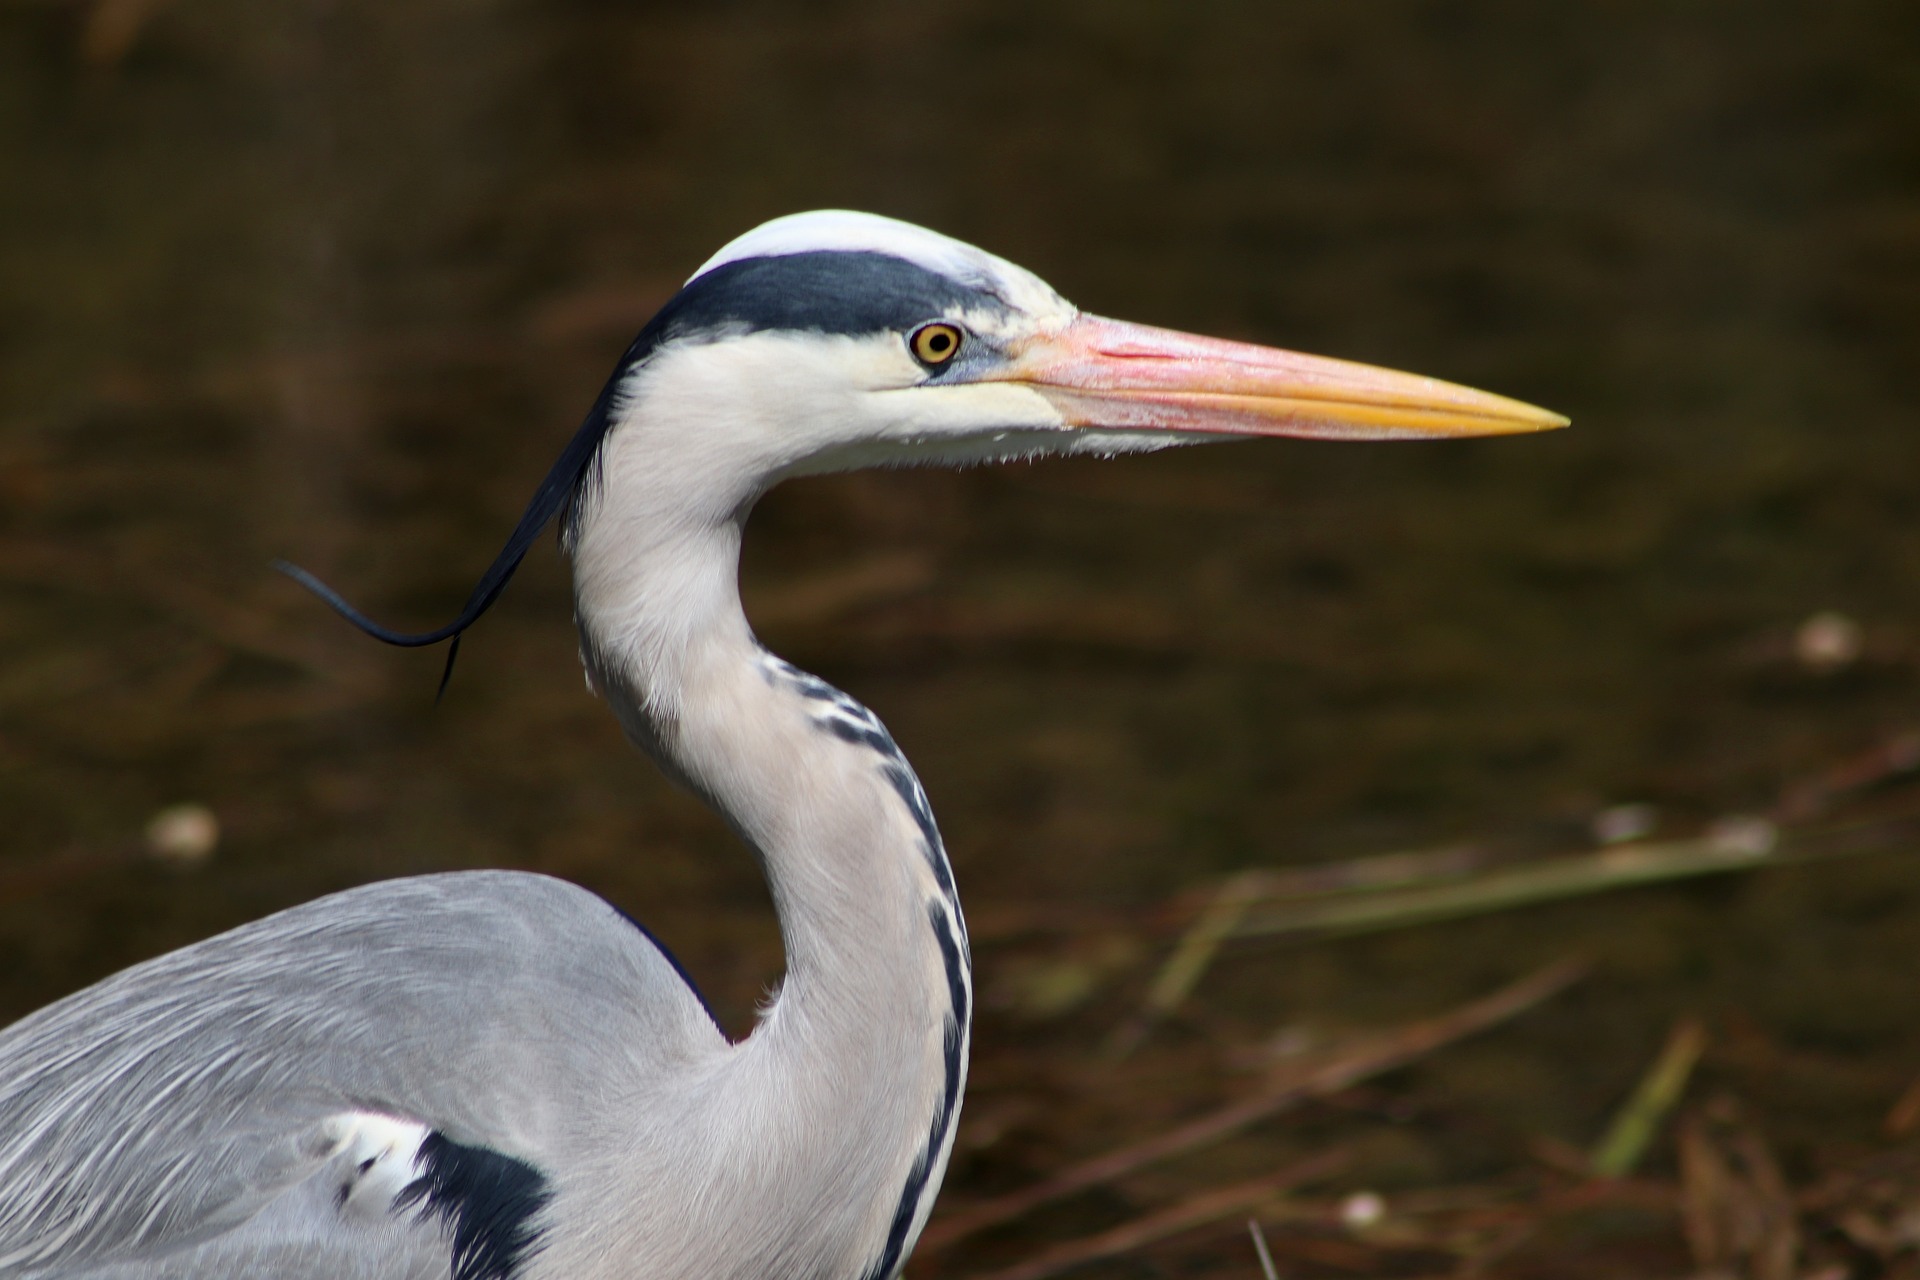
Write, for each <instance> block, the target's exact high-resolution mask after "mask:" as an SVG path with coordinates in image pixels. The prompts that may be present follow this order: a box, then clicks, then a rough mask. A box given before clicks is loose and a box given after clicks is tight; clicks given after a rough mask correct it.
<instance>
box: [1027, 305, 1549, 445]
mask: <svg viewBox="0 0 1920 1280" xmlns="http://www.w3.org/2000/svg"><path fill="white" fill-rule="evenodd" d="M1000 376H1001V377H1002V378H1004V379H1005V380H1006V381H1010V382H1016V383H1019V384H1022V385H1025V386H1029V387H1032V388H1033V389H1034V390H1035V391H1038V392H1039V393H1040V394H1041V395H1043V396H1045V397H1046V398H1047V399H1048V400H1049V401H1051V402H1052V404H1053V405H1054V406H1055V407H1056V408H1057V409H1059V410H1060V412H1061V413H1062V414H1063V415H1064V416H1065V418H1066V421H1067V425H1069V426H1073V427H1088V428H1104V429H1108V430H1142V431H1180V432H1194V433H1199V434H1207V435H1233V436H1310V437H1317V438H1321V439H1337V440H1379V439H1394V438H1413V437H1427V436H1492V435H1510V434H1513V433H1516V432H1522V431H1547V430H1551V429H1553V428H1555V427H1564V426H1566V425H1567V419H1565V418H1563V417H1561V416H1560V415H1559V414H1557V413H1549V412H1548V411H1547V410H1545V409H1538V408H1535V407H1534V406H1533V405H1530V404H1522V403H1521V402H1520V401H1518V400H1509V399H1507V398H1506V397H1505V396H1495V395H1488V394H1487V393H1486V392H1484V391H1474V390H1472V389H1470V388H1467V387H1460V386H1455V385H1454V384H1453V383H1450V382H1441V381H1438V380H1437V379H1434V378H1422V377H1418V376H1416V375H1414V374H1410V373H1395V372H1394V371H1392V370H1390V369H1376V368H1374V367H1373V366H1371V365H1364V364H1353V363H1351V362H1349V361H1345V360H1329V359H1327V358H1325V357H1323V356H1308V355H1301V354H1299V353H1298V352H1293V351H1281V350H1279V349H1277V348H1274V347H1261V346H1255V345H1253V344H1251V343H1246V342H1227V341H1224V340H1222V339H1219V338H1202V337H1198V336H1196V335H1193V334H1188V333H1178V332H1175V331H1174V330H1171V329H1155V328H1151V327H1149V326H1146V325H1138V324H1128V323H1126V322H1124V321H1120V320H1107V319H1104V318H1102V317H1100V316H1089V315H1082V316H1080V317H1078V318H1076V319H1075V320H1074V321H1073V322H1072V323H1070V324H1068V325H1067V326H1066V328H1064V329H1062V330H1060V331H1059V332H1057V333H1053V334H1048V335H1045V336H1042V337H1036V338H1031V339H1028V340H1027V341H1026V343H1025V344H1024V346H1023V347H1021V348H1018V349H1016V351H1015V353H1014V358H1013V360H1012V362H1011V364H1010V366H1009V367H1008V369H1007V370H1006V372H1005V373H1003V374H1002V375H1000Z"/></svg>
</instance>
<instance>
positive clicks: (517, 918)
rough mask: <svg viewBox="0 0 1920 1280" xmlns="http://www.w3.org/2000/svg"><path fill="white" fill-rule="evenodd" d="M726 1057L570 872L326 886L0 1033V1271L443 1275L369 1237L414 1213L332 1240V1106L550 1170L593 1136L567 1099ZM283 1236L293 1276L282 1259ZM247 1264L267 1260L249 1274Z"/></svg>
mask: <svg viewBox="0 0 1920 1280" xmlns="http://www.w3.org/2000/svg"><path fill="white" fill-rule="evenodd" d="M723 1044H724V1041H723V1039H722V1038H721V1036H720V1033H719V1031H718V1029H717V1028H716V1027H715V1026H714V1025H713V1023H712V1021H711V1020H710V1018H709V1017H708V1015H707V1014H706V1013H705V1011H704V1008H703V1007H702V1006H701V1005H700V1003H699V999H698V996H697V995H695V994H694V992H693V991H692V990H691V988H690V987H688V986H687V984H686V983H685V981H684V980H683V979H682V978H681V977H680V976H679V974H678V972H677V971H676V969H675V968H674V967H673V964H672V961H671V960H670V959H669V958H668V957H666V956H665V955H664V953H663V952H662V951H661V950H660V949H659V948H658V947H657V946H655V945H654V944H653V942H652V941H651V939H649V938H648V937H647V936H646V935H645V934H643V933H642V932H641V931H640V930H639V929H638V928H636V927H635V926H634V925H632V924H631V923H630V922H629V921H627V920H626V919H625V918H623V917H622V916H620V914H619V913H618V912H616V911H615V910H614V909H613V908H612V907H610V906H609V905H608V904H606V903H605V902H603V901H602V900H601V899H599V898H597V897H595V896H594V895H592V894H590V893H588V892H587V891H585V890H583V889H580V888H577V887H575V886H572V885H569V884H566V883H564V882H562V881H557V880H552V879H549V878H547V877H543V876H535V875H526V874H520V873H514V872H467V873H460V874H453V875H442V876H424V877H419V878H415V879H408V880H394V881H387V882H384V883H381V884H375V885H369V886H367V887H365V888H362V889H356V890H351V891H349V892H346V893H342V894H337V895H334V896H333V897H330V898H323V899H320V900H319V901H317V902H312V903H308V904H306V905H304V906H300V907H295V908H293V909H291V910H289V911H284V912H281V913H279V914H278V915H274V916H270V917H268V918H266V919H264V920H260V921H257V922H255V923H253V924H249V925H245V926H242V927H241V928H239V929H235V930H233V931H231V932H229V933H225V934H222V935H220V936H219V937H216V938H211V939H208V940H207V941H205V942H202V943H198V944H196V945H194V946H191V947H187V948H184V949H182V950H180V951H176V952H173V953H171V954H168V955H164V956H161V957H159V958H157V959H154V960H151V961H148V962H147V963H145V964H142V965H138V966H136V967H134V968H132V969H128V970H126V971H124V972H122V973H119V974H116V975H115V976H113V977H111V978H108V979H106V980H105V981H103V982H101V983H99V984H98V985H96V986H93V987H90V988H88V989H87V990H85V991H82V992H80V993H78V994H76V995H74V996H71V997H69V998H68V999H66V1000H63V1001H61V1002H59V1003H57V1004H54V1005H50V1006H48V1007H47V1008H45V1009H42V1010H40V1011H39V1012H37V1013H34V1014H32V1015H29V1016H28V1017H27V1018H25V1019H23V1020H22V1021H20V1022H18V1023H15V1024H14V1025H13V1026H11V1027H8V1028H6V1029H5V1030H0V1274H6V1275H23V1276H38V1275H47V1276H52V1275H60V1276H66V1275H74V1276H80V1275H87V1276H92V1275H95V1274H97V1275H98V1276H100V1277H101V1278H102V1280H106V1278H107V1277H114V1278H115V1280H117V1278H118V1277H121V1276H129V1277H130V1276H140V1277H143V1278H144V1277H160V1276H167V1275H172V1274H175V1272H174V1271H172V1270H170V1269H169V1268H170V1267H171V1266H173V1265H175V1264H176V1263H177V1264H178V1265H181V1266H189V1267H198V1268H201V1270H199V1272H198V1273H199V1274H226V1275H242V1274H261V1275H268V1274H272V1275H280V1276H287V1277H295V1276H303V1275H326V1276H335V1275H341V1276H358V1275H361V1274H363V1273H364V1274H365V1275H367V1276H368V1277H370V1278H371V1277H374V1276H378V1277H381V1278H382V1280H385V1277H387V1276H389V1275H391V1276H394V1277H409V1278H410V1277H412V1276H413V1275H415V1274H428V1275H431V1274H440V1275H444V1274H446V1272H445V1267H446V1258H447V1255H446V1252H445V1250H444V1248H442V1247H439V1246H438V1245H437V1241H436V1237H435V1236H434V1234H433V1233H431V1232H426V1233H423V1232H421V1231H418V1230H413V1231H411V1235H410V1236H409V1237H408V1239H410V1240H425V1241H426V1242H427V1243H430V1244H434V1245H435V1248H436V1252H435V1254H434V1255H433V1256H434V1257H436V1258H437V1267H438V1268H439V1269H438V1270H437V1271H435V1270H428V1271H426V1272H419V1271H416V1270H415V1267H416V1266H418V1265H420V1263H419V1259H418V1258H417V1257H415V1258H413V1259H409V1258H408V1257H407V1253H408V1251H409V1247H424V1246H423V1245H417V1244H416V1245H414V1246H407V1245H405V1244H403V1242H402V1241H401V1239H400V1238H399V1237H398V1236H396V1237H395V1238H394V1239H393V1240H388V1241H385V1242H384V1244H383V1242H382V1239H381V1236H382V1233H383V1232H388V1233H391V1232H394V1231H399V1230H401V1229H402V1228H405V1227H408V1224H406V1223H401V1224H399V1226H395V1225H394V1224H393V1223H377V1224H374V1225H373V1226H372V1227H366V1228H361V1229H356V1230H355V1231H354V1232H350V1233H347V1234H344V1235H343V1234H341V1232H339V1231H335V1230H334V1228H332V1227H331V1226H330V1225H328V1224H327V1222H326V1221H325V1219H326V1214H325V1206H324V1204H320V1203H319V1202H318V1201H316V1203H315V1206H313V1207H308V1206H305V1205H304V1204H303V1198H311V1197H313V1196H316V1195H318V1194H319V1191H318V1188H319V1187H320V1184H321V1182H323V1181H324V1179H320V1180H316V1178H315V1175H316V1174H319V1173H321V1172H323V1171H324V1169H325V1167H326V1165H327V1163H328V1161H329V1160H333V1159H337V1158H338V1155H339V1153H338V1152H337V1151H335V1150H334V1149H333V1147H334V1143H333V1142H332V1141H331V1139H330V1138H329V1137H328V1132H327V1128H326V1126H327V1122H328V1120H329V1118H330V1117H335V1116H338V1115H339V1114H340V1113H342V1112H343V1111H363V1112H373V1113H377V1114H382V1115H391V1116H395V1117H400V1118H405V1119H408V1120H412V1121H417V1122H419V1123H421V1124H423V1125H425V1126H427V1127H428V1128H431V1129H434V1130H437V1131H439V1132H440V1133H442V1134H444V1135H445V1136H447V1137H448V1138H450V1139H452V1140H454V1141H457V1142H464V1143H471V1144H477V1145H481V1146H485V1147H488V1148H490V1149H492V1150H494V1151H498V1152H500V1153H502V1154H505V1155H508V1156H512V1157H515V1158H518V1159H522V1160H525V1161H526V1162H528V1163H529V1164H531V1165H533V1166H534V1167H536V1168H539V1169H545V1170H550V1169H551V1168H552V1166H553V1165H554V1163H555V1162H561V1163H564V1162H565V1160H566V1158H567V1155H568V1153H569V1151H570V1150H572V1149H573V1147H574V1146H575V1145H577V1144H578V1143H579V1142H580V1141H581V1140H582V1133H581V1128H582V1123H583V1121H584V1120H585V1119H587V1118H586V1117H582V1116H579V1115H578V1114H576V1112H575V1110H574V1109H572V1108H570V1106H569V1100H578V1099H589V1098H597V1097H605V1096H607V1095H608V1092H609V1089H618V1088H619V1086H620V1085H621V1084H622V1083H623V1082H624V1081H626V1080H628V1079H631V1078H632V1077H633V1076H635V1075H636V1074H638V1075H641V1076H644V1075H647V1074H649V1073H652V1072H657V1071H660V1070H663V1069H665V1064H666V1063H667V1062H669V1061H672V1060H675V1059H680V1058H684V1057H685V1056H686V1055H688V1054H690V1053H700V1052H705V1051H710V1050H712V1049H716V1048H719V1047H721V1046H722V1045H723ZM343 1230H344V1229H343ZM330 1233H331V1237H337V1238H331V1237H330ZM303 1236H312V1237H313V1238H311V1239H303V1238H302V1237H303ZM349 1236H351V1238H348V1237H349ZM289 1245H293V1246H295V1247H293V1248H292V1249H291V1251H290V1252H288V1253H287V1254H286V1257H288V1258H294V1257H298V1258H299V1259H300V1266H299V1268H298V1269H293V1270H288V1269H286V1268H285V1267H283V1266H275V1265H272V1264H271V1259H270V1257H268V1256H267V1253H272V1252H273V1251H276V1250H279V1249H281V1248H285V1247H288V1246H289ZM381 1248H386V1249H388V1250H389V1252H388V1253H386V1255H385V1257H384V1260H382V1259H380V1258H376V1257H374V1256H372V1255H371V1254H369V1255H368V1256H366V1257H355V1256H350V1255H353V1254H354V1252H355V1251H356V1250H368V1249H371V1250H376V1251H377V1250H379V1249H381ZM329 1249H332V1250H334V1251H336V1252H337V1251H339V1250H341V1249H344V1250H346V1253H345V1254H342V1255H341V1256H339V1257H337V1258H335V1259H334V1260H333V1261H332V1262H328V1261H326V1258H327V1253H328V1250H329ZM222 1250H227V1251H229V1253H227V1254H223V1253H222ZM233 1250H239V1251H240V1252H231V1251H233ZM246 1250H254V1251H256V1253H258V1251H261V1250H265V1251H267V1253H261V1254H259V1256H258V1257H257V1258H256V1259H255V1261H254V1262H249V1263H247V1265H244V1266H242V1265H239V1264H240V1263H241V1262H242V1261H243V1260H244V1259H243V1255H244V1254H245V1251H246ZM245 1256H251V1255H245ZM221 1257H226V1258H227V1261H226V1263H224V1264H223V1263H221V1262H220V1261H218V1259H220V1258H221ZM169 1258H171V1259H174V1260H175V1262H174V1263H169V1262H167V1261H166V1260H167V1259H169ZM196 1260H197V1261H196ZM363 1263H364V1264H365V1266H366V1267H371V1268H372V1269H363V1265H362V1264H363ZM382 1267H384V1268H385V1269H384V1270H382V1269H380V1268H382ZM178 1274H182V1275H186V1274H195V1272H194V1271H193V1270H192V1269H189V1270H183V1271H180V1272H178Z"/></svg>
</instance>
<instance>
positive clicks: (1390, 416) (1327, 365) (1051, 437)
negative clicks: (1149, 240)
mask: <svg viewBox="0 0 1920 1280" xmlns="http://www.w3.org/2000/svg"><path fill="white" fill-rule="evenodd" d="M643 344H644V347H645V349H644V350H643V351H637V352H636V353H634V358H633V359H632V360H631V361H630V362H629V365H628V372H627V375H626V378H625V381H624V382H623V383H622V385H621V391H620V405H619V407H618V408H616V409H615V411H614V412H613V414H612V415H611V421H610V422H609V437H608V442H607V443H608V447H609V448H618V447H619V446H620V445H621V444H622V443H623V442H622V441H621V436H622V435H624V434H626V433H627V432H628V430H629V428H636V429H637V430H636V431H635V434H639V432H641V431H646V430H648V429H650V426H651V424H658V426H657V427H654V428H653V429H658V430H672V431H673V432H674V433H675V435H676V436H677V437H680V438H681V439H685V440H686V446H685V447H686V450H687V452H686V454H685V456H687V457H688V458H689V459H690V460H692V461H694V462H696V463H697V464H698V465H702V466H705V467H706V468H708V469H709V470H712V469H715V468H726V469H728V471H729V475H728V476H727V477H725V478H726V479H729V480H731V481H732V482H734V483H736V484H738V485H739V486H741V492H750V493H757V492H758V491H759V490H760V489H762V488H764V487H765V486H766V485H768V484H771V483H773V482H775V481H777V480H779V479H781V478H784V477H785V476H788V475H793V474H798V473H804V472H816V471H835V470H847V469H852V468H856V467H862V466H876V465H878V466H885V465H911V464H916V463H931V464H936V465H937V464H948V465H952V464H964V463H968V462H977V461H993V460H1001V459H1007V458H1015V457H1023V456H1032V455H1038V454H1058V453H1103V454H1112V453H1123V452H1135V451H1140V450H1146V449H1156V448H1164V447H1166V446H1168V445H1175V444H1186V443H1197V442H1200V441H1206V440H1220V439H1226V438H1232V437H1244V436H1262V435H1291V436H1311V437H1326V438H1341V439H1384V438H1396V437H1423V436H1425V437H1432V436H1473V435H1498V434H1506V433H1512V432H1521V431H1539V430H1543V429H1546V428H1550V427H1557V426H1562V425H1564V424H1565V422H1566V419H1564V418H1562V417H1560V416H1559V415H1557V414H1553V413H1548V412H1546V411H1545V410H1542V409H1536V408H1534V407H1532V406H1531V405H1526V404H1521V403H1520V402H1518V401H1514V400H1508V399H1506V398H1504V397H1500V396H1493V395H1488V394H1486V393H1484V392H1478V391H1471V390H1468V389H1467V388H1464V387H1458V386H1454V385H1452V384H1449V383H1445V382H1440V381H1437V380H1435V379H1431V378H1422V377H1416V376H1413V375H1410V374H1402V373H1394V372H1390V371H1388V370H1384V369H1376V368H1372V367H1369V366H1366V365H1358V364H1352V363H1349V362H1346V361H1338V360H1328V359H1324V358H1321V357H1315V356H1306V355H1300V354H1298V353H1295V352H1289V351H1281V350H1278V349H1275V348H1270V347H1261V346H1255V345H1252V344H1249V343H1239V342H1226V341H1221V340H1219V339H1213V338H1203V337H1198V336H1194V335H1190V334H1183V333H1176V332H1173V331H1171V330H1165V329H1154V328H1149V327H1147V326H1143V325H1134V324H1127V323H1124V322H1121V321H1116V320H1108V319H1104V318H1101V317H1099V316H1093V315H1087V314H1084V313H1082V312H1081V311H1079V310H1078V309H1077V308H1075V307H1074V306H1073V305H1072V304H1071V303H1069V302H1067V301H1066V300H1065V299H1064V298H1062V297H1061V296H1060V295H1059V294H1058V293H1056V292H1055V291H1054V290H1053V289H1052V288H1050V287H1049V286H1048V285H1047V284H1046V283H1045V282H1043V281H1042V280H1040V279H1039V277H1037V276H1035V275H1033V274H1032V273H1031V272H1029V271H1026V270H1024V269H1022V268H1021V267H1018V266H1015V265H1014V264H1013V263H1010V262H1007V261H1005V260H1004V259H1001V258H997V257H995V256H993V255H992V254H989V253H986V252H984V251H982V250H980V249H976V248H974V247H973V246H971V245H968V244H963V243H961V242H960V241H957V240H953V239H950V238H949V237H946V236H943V235H939V234H937V233H935V232H932V231H928V230H925V229H924V228H921V227H916V226H913V225H911V224H908V223H903V222H897V221H894V220H892V219H890V218H882V217H877V216H875V215H872V214H863V213H851V212H846V211H840V210H828V211H821V212H814V213H803V214H795V215H792V216H790V217H785V218H779V219H776V220H774V221H773V222H769V223H767V224H765V225H763V226H761V227H758V228H756V229H755V230H753V231H750V232H748V233H747V234H746V235H744V236H741V237H740V238H739V239H737V240H735V241H733V242H732V243H731V244H729V245H727V246H726V247H725V248H723V249H722V250H721V251H720V252H719V253H717V254H716V255H714V257H713V258H711V259H710V260H709V261H708V262H707V263H706V264H705V265H703V266H702V267H701V268H700V270H699V271H697V272H696V273H694V275H693V277H692V278H691V279H689V280H688V281H687V283H686V285H685V286H684V287H683V288H682V289H681V291H680V292H679V294H678V295H676V296H675V297H674V298H673V299H672V300H671V301H670V302H669V303H668V304H667V305H666V307H665V308H663V309H662V311H661V312H660V314H659V315H658V316H657V317H655V319H654V321H653V322H652V323H651V324H650V325H649V326H648V332H647V333H645V334H643V335H642V343H641V344H636V346H641V345H643ZM675 445H676V448H680V447H681V446H680V440H679V439H677V440H676V441H675ZM648 452H649V453H655V452H656V450H652V449H650V450H648ZM721 478H722V477H720V476H715V475H708V476H706V477H705V479H707V480H708V481H709V482H711V481H714V480H718V479H721ZM689 480H691V477H682V478H681V483H686V482H687V481H689Z"/></svg>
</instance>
